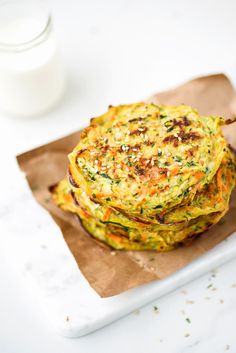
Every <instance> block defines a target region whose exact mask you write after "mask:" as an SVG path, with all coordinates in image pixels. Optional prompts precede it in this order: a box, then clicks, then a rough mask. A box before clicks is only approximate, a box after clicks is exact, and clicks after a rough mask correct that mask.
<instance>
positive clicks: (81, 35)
mask: <svg viewBox="0 0 236 353" xmlns="http://www.w3.org/2000/svg"><path fill="white" fill-rule="evenodd" d="M50 6H51V9H52V12H53V15H54V23H55V31H56V35H57V38H58V45H59V48H60V50H61V53H62V56H63V59H64V62H65V67H66V69H67V72H68V88H67V92H66V95H65V98H64V100H63V101H62V102H61V104H60V105H59V106H58V107H57V109H55V110H54V111H53V112H51V113H50V114H47V115H46V116H44V117H41V118H37V119H30V120H17V119H12V118H7V117H4V116H2V115H1V116H0V147H1V152H2V153H1V173H0V182H1V185H2V191H1V198H0V200H1V201H0V202H1V203H0V216H1V214H2V213H4V212H6V211H7V208H8V207H9V206H7V205H9V204H11V203H12V204H13V202H14V199H15V195H16V194H17V195H19V194H20V192H21V188H22V186H23V185H24V183H25V181H24V180H23V178H22V175H21V173H20V172H19V171H18V169H17V165H16V162H15V160H14V155H16V154H18V153H20V152H22V151H24V150H27V149H30V148H33V147H35V146H37V145H40V144H43V143H45V142H47V141H50V140H52V139H55V138H57V137H60V136H62V135H65V134H67V133H70V132H72V131H74V130H76V129H78V128H80V127H82V126H84V125H85V124H86V123H87V122H88V120H89V118H90V117H92V116H95V115H98V114H100V113H102V112H103V111H104V110H105V109H106V107H107V105H108V104H119V103H125V102H135V101H138V100H141V99H142V98H144V97H147V96H149V95H150V94H152V93H154V92H155V91H160V90H162V89H166V88H169V87H172V86H173V85H177V84H179V83H181V82H183V81H185V80H187V79H189V78H192V77H194V76H197V75H201V74H207V73H214V72H219V71H226V70H227V71H230V72H231V73H232V75H233V76H232V77H233V79H234V80H235V79H236V45H235V33H236V21H235V10H236V3H235V1H234V0H228V1H227V0H217V1H216V0H213V1H210V0H207V1H206V0H205V1H203V0H201V1H189V0H188V1H187V0H184V1H174V0H173V1H171V0H168V1H154V0H153V1H150V0H146V1H131V0H126V1H125V0H121V1H111V0H110V1H108V0H106V1H105V0H103V1H95V0H93V1H92V0H90V1H88V0H86V1H78V0H71V1H58V0H57V1H56V0H51V1H50ZM234 73H235V76H234ZM235 81H236V80H235ZM29 222H33V220H29ZM0 237H4V234H3V232H2V231H1V230H0ZM10 256H11V253H6V251H5V248H4V247H0V293H1V296H0V352H1V353H31V352H34V353H41V352H44V353H49V352H57V353H61V352H63V353H64V352H67V353H73V352H83V353H93V352H103V353H106V352H109V353H110V352H114V353H116V352H122V353H126V352H127V353H132V352H136V353H143V352H151V353H152V352H157V351H159V352H162V353H169V352H170V353H172V352H173V353H177V352H178V353H179V352H201V353H205V352H206V353H208V352H213V351H214V353H218V352H219V353H220V352H224V351H227V350H228V351H232V352H236V335H235V324H234V323H235V319H236V273H235V266H236V259H235V260H234V261H231V262H229V263H228V264H226V265H224V266H222V267H220V268H219V269H217V271H216V272H215V273H213V274H212V273H211V274H208V275H206V276H204V277H202V278H199V279H198V280H195V281H193V282H192V283H190V284H188V285H186V286H185V287H184V288H182V289H180V290H177V291H176V292H174V293H171V294H169V295H167V296H165V297H164V298H161V299H159V300H157V301H155V302H154V303H151V304H150V305H147V306H146V307H145V308H142V309H141V310H140V311H138V312H135V313H132V314H130V315H128V316H127V317H125V318H123V319H121V320H119V321H117V322H116V323H113V324H111V325H109V326H107V327H105V328H103V329H101V330H99V331H97V332H95V333H93V334H90V335H88V336H85V337H82V338H79V339H73V340H69V339H66V338H61V337H59V336H57V335H56V334H55V333H54V332H53V331H52V330H51V329H50V328H49V326H48V325H47V322H46V320H45V317H44V315H43V314H42V312H41V310H40V308H39V307H38V306H37V302H36V300H35V297H34V296H33V294H32V293H31V290H30V287H28V286H27V284H26V281H25V279H24V278H23V277H21V276H19V273H18V272H17V271H16V270H15V267H16V266H15V265H14V266H13V265H12V266H9V263H10V261H9V257H10ZM11 262H12V263H13V262H14V258H12V259H11ZM211 283H212V285H211ZM209 284H210V286H209ZM208 287H209V288H208ZM154 306H157V307H158V309H159V310H158V313H156V312H155V311H154ZM186 318H189V319H190V323H189V322H188V321H186Z"/></svg>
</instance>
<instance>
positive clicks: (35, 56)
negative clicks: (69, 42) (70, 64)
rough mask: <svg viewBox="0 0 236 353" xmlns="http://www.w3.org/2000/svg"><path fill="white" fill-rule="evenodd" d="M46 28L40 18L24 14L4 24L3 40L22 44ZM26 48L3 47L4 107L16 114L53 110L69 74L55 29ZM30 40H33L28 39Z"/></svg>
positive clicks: (0, 100)
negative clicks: (6, 48)
mask: <svg viewBox="0 0 236 353" xmlns="http://www.w3.org/2000/svg"><path fill="white" fill-rule="evenodd" d="M41 32H42V23H41V22H40V21H39V20H38V19H37V18H35V19H34V18H23V19H17V20H15V21H14V22H11V23H10V24H8V25H7V26H5V27H0V43H7V44H8V45H14V47H13V46H12V47H11V48H17V45H18V48H21V46H20V45H21V44H22V43H27V42H29V41H30V40H32V39H34V38H35V37H37V36H38V35H39V34H40V33H41ZM35 43H36V42H32V46H31V47H30V46H29V47H27V49H25V50H19V51H14V50H12V49H11V50H1V51H0V109H1V110H2V111H4V112H6V113H9V114H11V115H16V116H33V115H38V114H41V113H44V112H46V111H48V110H50V109H51V108H52V107H53V106H54V105H55V104H56V103H57V102H58V101H59V99H60V98H61V97H62V94H63V92H64V87H65V77H64V71H63V67H62V65H61V62H60V59H59V56H58V53H57V49H56V44H55V41H54V38H53V35H52V33H50V31H49V33H47V36H45V38H44V39H43V41H41V42H38V43H37V45H36V44H35ZM28 44H29V43H28Z"/></svg>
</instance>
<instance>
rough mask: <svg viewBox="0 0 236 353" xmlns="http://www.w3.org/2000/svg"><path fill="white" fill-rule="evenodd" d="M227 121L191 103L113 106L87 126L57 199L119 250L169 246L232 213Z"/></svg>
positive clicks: (235, 168) (233, 168) (234, 174)
mask: <svg viewBox="0 0 236 353" xmlns="http://www.w3.org/2000/svg"><path fill="white" fill-rule="evenodd" d="M223 124H224V119H223V118H221V117H212V116H210V117H204V116H200V115H199V113H198V112H197V111H196V110H194V109H192V108H191V107H189V106H186V105H180V106H164V105H155V104H146V103H137V104H130V105H123V106H118V107H110V108H109V110H108V112H107V113H105V114H104V115H102V116H100V117H98V118H94V119H92V120H91V124H90V126H89V127H87V128H86V129H85V130H83V132H82V134H81V138H80V141H79V143H78V145H77V146H76V147H75V149H74V150H73V152H71V153H70V154H69V160H70V165H69V169H68V176H67V178H65V179H63V180H62V181H61V182H60V183H58V185H57V186H56V187H54V189H53V199H54V201H55V203H56V204H57V205H58V206H59V207H61V208H62V209H64V210H65V211H70V212H72V213H74V214H76V215H77V216H79V218H80V219H81V222H82V224H83V226H84V227H85V228H86V230H87V231H88V232H89V233H90V234H91V235H93V236H94V237H95V238H97V239H99V240H101V241H103V242H105V243H107V244H108V245H110V246H111V247H113V248H115V249H126V250H158V251H167V250H171V249H173V248H175V247H176V246H178V245H179V244H181V243H184V242H185V241H186V240H187V239H189V238H194V237H195V236H197V235H198V234H200V233H202V232H204V231H205V230H207V229H208V228H209V227H210V226H212V225H213V224H215V223H217V222H218V221H219V220H220V219H221V218H222V217H223V216H224V214H225V213H226V212H227V210H228V207H229V206H228V205H229V199H230V195H231V192H232V190H233V188H234V186H235V181H236V164H235V157H234V155H233V153H232V152H231V150H230V148H229V146H228V144H227V142H226V140H225V138H224V137H223V135H222V132H221V126H222V125H223Z"/></svg>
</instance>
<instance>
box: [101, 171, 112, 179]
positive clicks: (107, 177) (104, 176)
mask: <svg viewBox="0 0 236 353" xmlns="http://www.w3.org/2000/svg"><path fill="white" fill-rule="evenodd" d="M100 175H101V176H102V177H103V178H106V179H110V180H111V178H110V177H109V175H107V174H105V173H101V174H100Z"/></svg>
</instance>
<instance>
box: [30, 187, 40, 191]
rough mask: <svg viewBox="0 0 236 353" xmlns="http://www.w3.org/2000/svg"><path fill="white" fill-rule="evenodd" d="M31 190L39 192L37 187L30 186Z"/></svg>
mask: <svg viewBox="0 0 236 353" xmlns="http://www.w3.org/2000/svg"><path fill="white" fill-rule="evenodd" d="M31 190H32V191H33V192H35V191H38V190H39V187H38V185H32V186H31Z"/></svg>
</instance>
